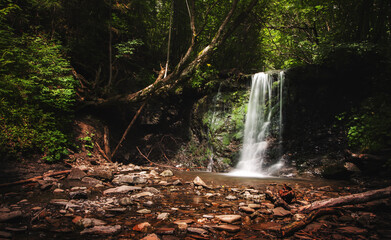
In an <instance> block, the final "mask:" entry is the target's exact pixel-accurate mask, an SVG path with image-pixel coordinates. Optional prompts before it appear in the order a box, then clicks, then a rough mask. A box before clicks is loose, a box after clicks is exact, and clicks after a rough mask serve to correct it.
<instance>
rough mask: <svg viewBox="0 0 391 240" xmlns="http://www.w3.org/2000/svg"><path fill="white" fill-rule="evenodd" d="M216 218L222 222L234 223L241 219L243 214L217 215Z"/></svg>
mask: <svg viewBox="0 0 391 240" xmlns="http://www.w3.org/2000/svg"><path fill="white" fill-rule="evenodd" d="M216 218H217V219H219V220H220V221H222V222H226V223H233V222H236V221H238V220H240V219H241V218H242V216H240V215H217V216H216Z"/></svg>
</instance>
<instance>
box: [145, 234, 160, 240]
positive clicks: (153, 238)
mask: <svg viewBox="0 0 391 240" xmlns="http://www.w3.org/2000/svg"><path fill="white" fill-rule="evenodd" d="M141 240H160V238H159V237H158V236H157V235H156V234H154V233H152V234H149V235H147V236H146V237H144V238H141Z"/></svg>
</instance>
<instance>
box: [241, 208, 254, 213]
mask: <svg viewBox="0 0 391 240" xmlns="http://www.w3.org/2000/svg"><path fill="white" fill-rule="evenodd" d="M240 210H242V211H243V212H246V213H253V212H255V210H254V209H253V208H250V207H240Z"/></svg>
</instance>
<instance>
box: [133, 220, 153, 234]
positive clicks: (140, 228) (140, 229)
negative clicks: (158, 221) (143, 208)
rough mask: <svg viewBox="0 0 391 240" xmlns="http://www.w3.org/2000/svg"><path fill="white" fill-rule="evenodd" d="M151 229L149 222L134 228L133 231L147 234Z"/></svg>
mask: <svg viewBox="0 0 391 240" xmlns="http://www.w3.org/2000/svg"><path fill="white" fill-rule="evenodd" d="M151 228H152V226H151V224H150V223H149V222H143V223H139V224H137V225H136V226H134V227H133V230H134V231H137V232H148V231H149V230H150V229H151Z"/></svg>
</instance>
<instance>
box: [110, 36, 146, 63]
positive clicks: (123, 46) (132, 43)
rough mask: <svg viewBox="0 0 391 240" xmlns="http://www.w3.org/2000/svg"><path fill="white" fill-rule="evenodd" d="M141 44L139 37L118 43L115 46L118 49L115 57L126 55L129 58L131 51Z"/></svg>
mask: <svg viewBox="0 0 391 240" xmlns="http://www.w3.org/2000/svg"><path fill="white" fill-rule="evenodd" d="M141 45H143V42H142V41H141V40H139V39H135V40H129V41H127V42H125V43H118V44H117V45H116V46H115V48H116V49H117V51H118V54H117V55H116V57H117V58H120V57H127V58H129V57H130V56H131V55H132V54H133V53H134V50H135V48H136V47H138V46H141Z"/></svg>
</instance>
